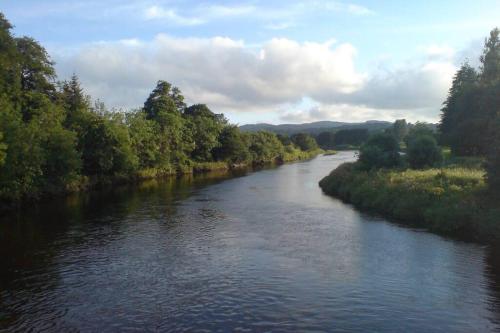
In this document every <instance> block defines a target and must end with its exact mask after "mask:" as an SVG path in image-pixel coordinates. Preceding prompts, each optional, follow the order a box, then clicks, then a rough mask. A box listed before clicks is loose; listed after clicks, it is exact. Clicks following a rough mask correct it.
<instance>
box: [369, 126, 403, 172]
mask: <svg viewBox="0 0 500 333" xmlns="http://www.w3.org/2000/svg"><path fill="white" fill-rule="evenodd" d="M359 163H360V166H361V168H362V169H364V170H371V169H379V168H392V167H396V166H399V165H400V164H401V156H400V154H399V143H398V142H397V140H396V138H395V137H394V135H392V134H390V133H378V134H374V135H373V136H371V137H370V139H368V141H367V142H366V143H365V144H363V145H362V146H361V148H360V150H359Z"/></svg>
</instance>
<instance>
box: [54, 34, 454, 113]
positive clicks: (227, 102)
mask: <svg viewBox="0 0 500 333" xmlns="http://www.w3.org/2000/svg"><path fill="white" fill-rule="evenodd" d="M356 53H357V51H356V49H355V48H354V46H353V45H351V44H349V43H341V44H339V43H336V42H335V41H334V40H328V41H326V42H324V43H316V42H297V41H294V40H291V39H286V38H275V39H271V40H269V41H267V42H265V43H264V44H262V45H261V46H260V47H259V48H257V49H256V48H255V47H254V46H249V45H247V44H245V42H244V41H242V40H234V39H231V38H227V37H214V38H174V37H171V36H169V35H165V34H160V35H157V36H156V37H155V38H154V39H153V40H152V41H140V40H136V39H131V40H122V41H118V42H100V43H95V44H91V45H87V46H86V47H83V48H81V49H80V50H79V51H77V52H75V53H74V54H73V55H71V56H67V54H66V55H65V56H61V57H60V58H56V60H57V63H58V70H59V72H60V73H61V74H62V76H63V77H64V76H66V77H67V76H69V75H71V73H73V72H76V73H77V74H78V75H80V77H81V80H82V83H83V85H84V87H85V88H86V90H87V91H88V93H90V94H91V95H92V96H93V97H94V98H99V99H101V100H103V101H104V102H106V103H107V104H108V105H109V106H111V107H124V108H131V107H139V106H141V105H142V103H143V102H144V100H145V99H146V98H147V96H148V94H149V92H150V91H151V90H152V89H153V88H154V85H155V84H156V81H158V80H167V81H169V82H172V83H173V84H174V85H177V86H179V88H180V89H181V90H182V91H183V93H184V94H185V96H186V98H187V101H188V102H189V103H195V102H197V103H206V104H208V105H209V106H210V107H211V108H213V109H214V110H216V111H217V112H229V113H231V114H236V113H242V112H257V111H260V112H262V113H268V114H271V113H275V114H276V113H278V114H279V115H278V118H281V119H282V120H287V121H292V120H293V119H295V121H298V120H319V119H350V120H363V119H389V118H392V117H405V114H406V117H407V118H408V119H419V118H420V119H422V120H429V119H434V120H435V119H436V118H437V116H438V110H439V108H440V105H441V103H442V101H443V100H444V98H445V96H446V93H447V91H448V88H449V85H450V82H451V78H452V76H453V74H454V71H455V69H456V68H455V65H454V64H453V62H452V61H451V60H446V59H435V58H433V57H432V56H428V57H427V58H425V59H423V60H420V61H418V62H412V63H410V64H406V65H404V66H400V67H398V68H389V69H386V70H379V71H376V72H372V73H363V72H360V71H359V70H358V69H357V68H356V65H355V60H356ZM304 98H309V99H310V100H312V101H313V102H314V103H315V105H316V106H315V108H309V109H306V110H303V111H295V112H290V111H289V110H291V109H293V108H294V106H295V108H296V106H297V105H300V103H301V101H302V100H303V99H304ZM287 110H288V112H287Z"/></svg>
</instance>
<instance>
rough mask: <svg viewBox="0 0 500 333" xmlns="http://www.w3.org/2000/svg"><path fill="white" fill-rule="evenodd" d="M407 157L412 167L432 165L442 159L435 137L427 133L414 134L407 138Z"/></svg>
mask: <svg viewBox="0 0 500 333" xmlns="http://www.w3.org/2000/svg"><path fill="white" fill-rule="evenodd" d="M408 142H409V146H408V150H407V155H406V157H407V159H408V163H409V164H410V167H411V168H413V169H422V168H425V167H432V166H434V165H436V164H437V163H439V162H441V161H442V159H443V156H442V153H441V148H440V147H439V146H438V145H437V142H436V139H435V138H434V137H433V136H431V135H428V134H416V135H415V137H412V138H411V139H410V140H408Z"/></svg>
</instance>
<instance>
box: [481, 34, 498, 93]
mask: <svg viewBox="0 0 500 333" xmlns="http://www.w3.org/2000/svg"><path fill="white" fill-rule="evenodd" d="M499 35H500V30H498V28H495V29H493V30H491V32H490V37H489V38H488V39H486V40H485V41H484V49H483V54H482V55H481V57H480V58H479V60H480V61H481V81H483V83H491V82H496V81H498V79H499V77H500V39H499Z"/></svg>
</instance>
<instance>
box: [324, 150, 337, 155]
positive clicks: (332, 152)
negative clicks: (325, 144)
mask: <svg viewBox="0 0 500 333" xmlns="http://www.w3.org/2000/svg"><path fill="white" fill-rule="evenodd" d="M336 154H337V151H336V150H331V149H328V150H325V152H324V153H323V155H325V156H330V155H336Z"/></svg>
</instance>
